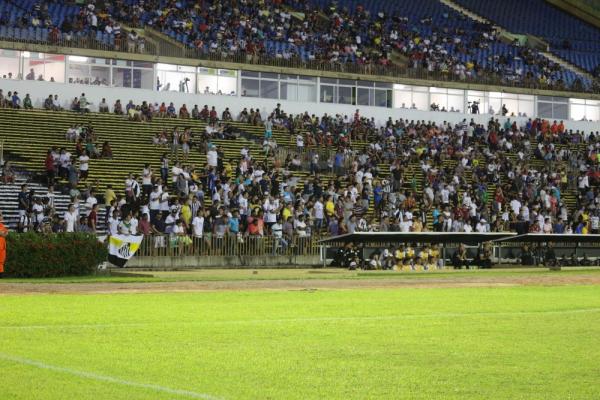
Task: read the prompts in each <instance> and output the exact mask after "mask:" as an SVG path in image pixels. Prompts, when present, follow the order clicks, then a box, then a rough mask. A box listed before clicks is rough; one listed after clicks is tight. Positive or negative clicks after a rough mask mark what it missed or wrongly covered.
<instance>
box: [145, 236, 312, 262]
mask: <svg viewBox="0 0 600 400" xmlns="http://www.w3.org/2000/svg"><path fill="white" fill-rule="evenodd" d="M319 252H320V246H319V245H318V244H317V238H315V237H313V236H305V237H300V236H296V237H294V238H292V239H291V240H290V239H284V238H276V237H273V236H237V235H226V236H224V237H217V236H214V235H211V236H205V237H194V236H174V235H150V236H144V239H143V241H142V244H141V245H140V248H139V250H138V253H137V255H138V256H139V257H178V256H182V257H184V256H195V257H202V256H225V257H227V256H230V257H237V256H257V257H260V256H317V255H319V254H320V253H319Z"/></svg>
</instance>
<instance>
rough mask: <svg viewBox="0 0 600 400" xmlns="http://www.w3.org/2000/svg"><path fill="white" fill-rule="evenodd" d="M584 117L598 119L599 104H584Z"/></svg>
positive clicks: (599, 117) (592, 119)
mask: <svg viewBox="0 0 600 400" xmlns="http://www.w3.org/2000/svg"><path fill="white" fill-rule="evenodd" d="M585 117H586V119H587V120H590V121H600V106H597V105H587V106H585Z"/></svg>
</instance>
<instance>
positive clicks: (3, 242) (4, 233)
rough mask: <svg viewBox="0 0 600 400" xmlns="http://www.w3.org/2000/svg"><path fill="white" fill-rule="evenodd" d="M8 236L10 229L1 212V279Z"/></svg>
mask: <svg viewBox="0 0 600 400" xmlns="http://www.w3.org/2000/svg"><path fill="white" fill-rule="evenodd" d="M6 236H8V228H7V227H6V226H5V225H4V217H3V216H2V212H1V211H0V277H2V275H4V261H6Z"/></svg>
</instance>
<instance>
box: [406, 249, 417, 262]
mask: <svg viewBox="0 0 600 400" xmlns="http://www.w3.org/2000/svg"><path fill="white" fill-rule="evenodd" d="M405 254H406V258H408V259H409V260H413V259H414V258H415V249H414V248H412V247H411V246H408V247H407V248H406V252H405Z"/></svg>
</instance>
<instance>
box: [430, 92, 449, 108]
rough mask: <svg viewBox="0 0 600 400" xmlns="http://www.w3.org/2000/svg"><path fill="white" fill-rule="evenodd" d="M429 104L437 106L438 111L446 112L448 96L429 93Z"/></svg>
mask: <svg viewBox="0 0 600 400" xmlns="http://www.w3.org/2000/svg"><path fill="white" fill-rule="evenodd" d="M430 102H431V103H432V104H433V103H435V104H437V105H438V107H439V108H440V110H441V109H442V108H444V109H446V110H448V95H447V94H445V93H431V96H430ZM430 107H431V104H430Z"/></svg>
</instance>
